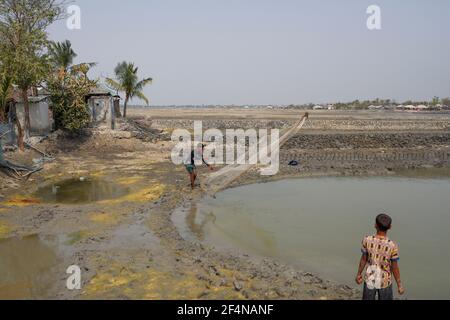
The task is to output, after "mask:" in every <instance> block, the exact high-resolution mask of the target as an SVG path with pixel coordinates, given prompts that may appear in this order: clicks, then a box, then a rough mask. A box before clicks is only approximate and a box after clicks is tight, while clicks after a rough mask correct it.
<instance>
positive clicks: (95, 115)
mask: <svg viewBox="0 0 450 320" xmlns="http://www.w3.org/2000/svg"><path fill="white" fill-rule="evenodd" d="M114 100H115V99H114V95H113V94H112V93H111V92H110V91H109V90H106V89H102V88H100V87H96V88H93V89H91V91H90V92H89V94H88V95H87V96H86V101H87V103H88V106H89V110H90V112H91V117H92V118H91V119H92V122H94V123H95V122H104V121H108V120H110V119H111V114H112V112H111V110H113V106H114Z"/></svg>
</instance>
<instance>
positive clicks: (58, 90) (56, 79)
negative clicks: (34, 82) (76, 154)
mask: <svg viewBox="0 0 450 320" xmlns="http://www.w3.org/2000/svg"><path fill="white" fill-rule="evenodd" d="M89 69H90V65H89V64H80V65H76V66H73V67H72V68H69V69H68V72H63V73H54V74H53V75H52V76H51V77H49V79H48V80H47V89H48V91H49V93H50V100H51V102H52V111H53V117H54V120H55V127H56V129H63V130H66V131H68V132H70V133H78V132H80V131H81V130H82V129H84V128H86V127H87V126H88V124H89V123H90V117H91V114H90V111H89V106H88V104H87V102H86V96H87V95H88V94H89V93H90V91H91V89H93V88H95V87H96V85H97V82H96V81H94V80H90V79H89V78H88V76H87V73H88V72H89Z"/></svg>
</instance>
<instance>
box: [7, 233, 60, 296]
mask: <svg viewBox="0 0 450 320" xmlns="http://www.w3.org/2000/svg"><path fill="white" fill-rule="evenodd" d="M57 262H58V260H57V255H56V253H55V251H54V250H53V249H52V248H51V247H50V246H49V245H48V244H46V243H45V242H44V241H42V240H41V239H40V238H39V237H38V236H28V237H25V238H22V239H5V240H0V271H1V272H0V299H2V300H3V299H42V298H43V297H45V294H46V293H47V292H48V290H49V288H50V287H51V285H52V279H51V278H52V277H53V274H52V271H51V270H52V268H53V267H55V265H56V264H57Z"/></svg>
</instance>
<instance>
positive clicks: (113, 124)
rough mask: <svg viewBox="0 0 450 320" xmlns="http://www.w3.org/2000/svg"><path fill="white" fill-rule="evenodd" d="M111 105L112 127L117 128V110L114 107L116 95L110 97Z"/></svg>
mask: <svg viewBox="0 0 450 320" xmlns="http://www.w3.org/2000/svg"><path fill="white" fill-rule="evenodd" d="M109 105H110V110H111V129H112V130H115V129H116V110H115V107H114V97H110V98H109Z"/></svg>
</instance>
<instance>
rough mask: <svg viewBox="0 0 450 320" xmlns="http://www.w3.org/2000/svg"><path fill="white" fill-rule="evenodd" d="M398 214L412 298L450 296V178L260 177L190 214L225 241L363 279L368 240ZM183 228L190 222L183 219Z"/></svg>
mask: <svg viewBox="0 0 450 320" xmlns="http://www.w3.org/2000/svg"><path fill="white" fill-rule="evenodd" d="M382 212H385V213H388V214H390V215H391V216H392V217H393V220H394V224H393V230H392V232H391V233H390V234H389V236H390V238H391V239H393V240H394V241H396V242H397V243H398V244H399V246H400V256H401V260H400V267H401V271H402V278H403V282H404V284H405V286H406V288H407V290H408V294H407V295H406V298H409V299H450V273H449V271H448V265H450V179H449V178H430V177H426V175H425V177H424V176H422V177H419V178H412V177H409V176H406V177H388V178H314V179H295V180H284V181H279V182H272V183H266V184H256V185H250V186H244V187H239V188H235V189H230V190H227V191H225V192H222V193H220V194H219V195H218V196H217V199H212V198H207V199H204V200H203V201H202V202H201V203H199V204H198V205H197V206H196V208H192V209H191V210H190V212H188V214H187V215H186V216H185V217H184V218H183V224H184V226H185V228H186V229H187V230H189V232H190V233H191V234H195V235H196V237H198V238H200V239H202V240H205V241H207V242H208V243H212V244H214V245H216V246H218V247H224V248H228V249H239V251H243V252H246V253H251V254H256V255H259V256H264V257H271V258H275V259H278V260H281V261H283V262H285V263H288V264H291V265H297V266H298V267H300V268H301V269H303V270H306V271H311V272H314V273H316V274H318V275H320V276H322V277H324V278H326V279H330V280H333V281H336V282H338V283H343V284H348V285H352V286H355V284H354V282H353V281H354V280H353V279H354V278H355V275H356V271H357V266H358V262H359V258H360V246H361V241H362V239H363V237H364V236H365V235H370V234H373V233H374V228H373V226H374V224H375V223H374V220H375V217H376V215H377V214H379V213H382ZM179 225H180V228H182V227H181V225H182V224H179Z"/></svg>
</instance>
